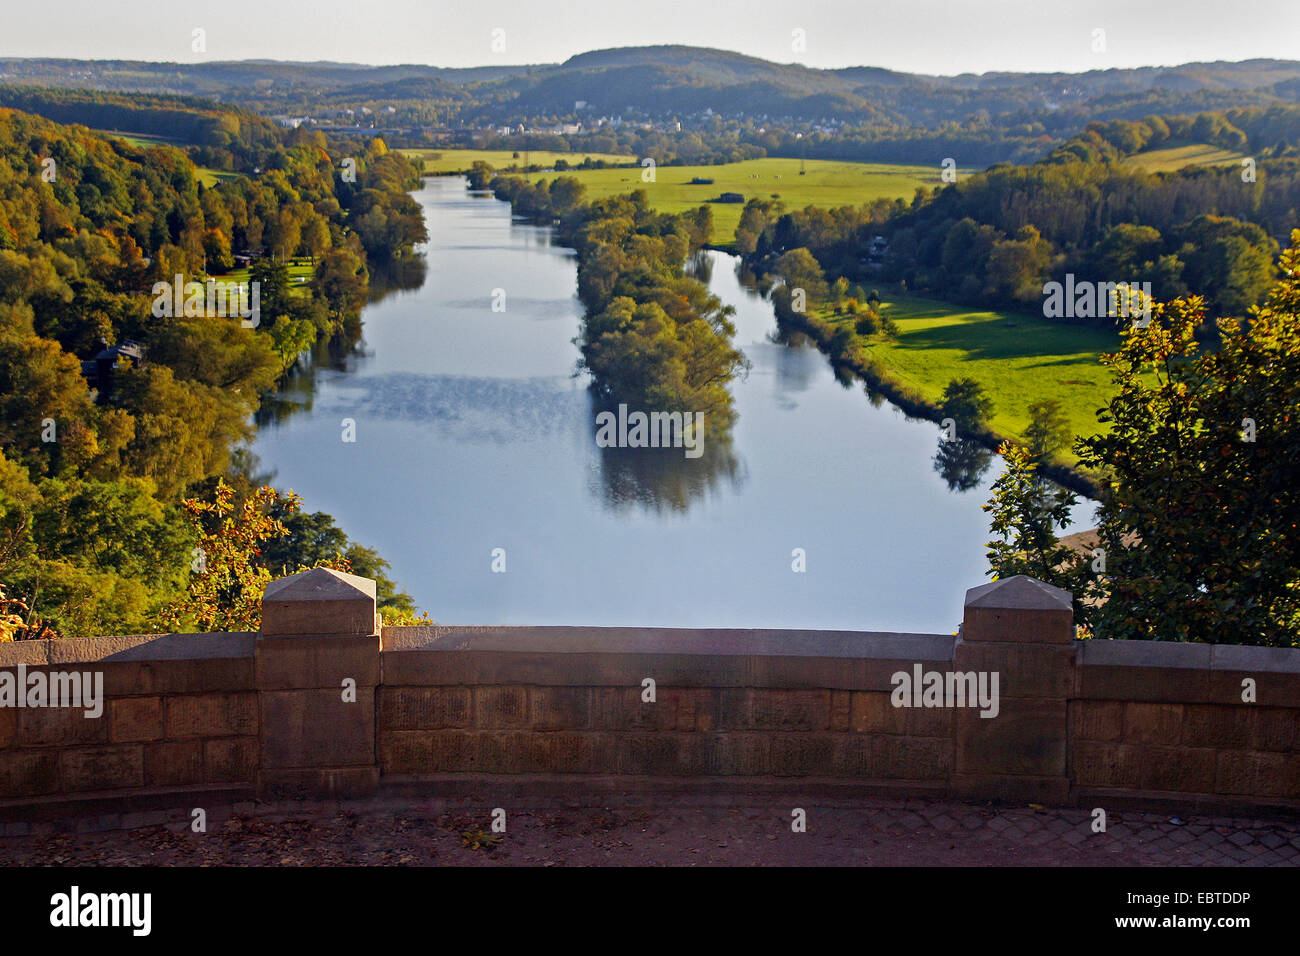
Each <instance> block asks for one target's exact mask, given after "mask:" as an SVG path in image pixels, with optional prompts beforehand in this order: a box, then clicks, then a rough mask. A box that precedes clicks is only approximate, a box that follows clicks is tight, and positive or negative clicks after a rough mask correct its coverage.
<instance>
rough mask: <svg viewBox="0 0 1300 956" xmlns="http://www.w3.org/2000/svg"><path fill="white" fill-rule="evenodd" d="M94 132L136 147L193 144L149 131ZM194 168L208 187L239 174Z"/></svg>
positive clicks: (100, 130)
mask: <svg viewBox="0 0 1300 956" xmlns="http://www.w3.org/2000/svg"><path fill="white" fill-rule="evenodd" d="M95 132H97V133H99V134H101V135H103V136H112V137H114V138H116V139H121V140H125V141H126V142H128V143H130V144H131V145H132V146H134V147H136V148H137V149H148V148H149V147H151V146H176V147H178V148H179V147H183V146H190V145H193V144H191V143H187V142H185V141H184V140H179V139H171V138H169V137H166V136H154V135H152V134H150V133H119V132H117V131H116V130H107V129H99V130H95ZM196 170H197V172H198V180H199V182H201V183H202V184H203V186H204V188H208V189H210V188H211V187H213V186H215V185H216V184H217V183H219V182H221V181H222V180H224V179H235V178H237V177H238V176H239V175H240V174H239V173H231V172H226V171H224V170H220V169H209V168H208V167H206V166H198V167H196Z"/></svg>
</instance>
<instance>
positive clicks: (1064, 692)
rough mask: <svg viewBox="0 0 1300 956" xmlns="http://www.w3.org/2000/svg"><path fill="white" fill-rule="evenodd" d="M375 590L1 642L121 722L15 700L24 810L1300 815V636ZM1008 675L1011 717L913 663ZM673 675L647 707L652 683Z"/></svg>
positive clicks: (305, 586) (1001, 604) (6, 656)
mask: <svg viewBox="0 0 1300 956" xmlns="http://www.w3.org/2000/svg"><path fill="white" fill-rule="evenodd" d="M374 611H375V596H374V582H372V581H368V580H366V579H362V578H356V577H353V576H351V575H345V574H340V573H338V572H334V571H327V570H323V569H317V570H314V571H310V572H305V573H303V574H300V575H295V576H293V577H290V578H287V579H284V580H282V581H278V582H275V583H274V584H273V585H272V586H271V588H268V591H267V599H266V601H265V602H264V624H263V630H262V632H261V633H257V634H252V633H245V634H190V635H144V636H139V635H137V636H128V637H111V638H89V639H84V640H67V641H44V642H30V643H19V644H6V645H0V675H3V674H15V675H16V674H17V672H18V669H19V666H20V665H21V666H22V667H23V668H25V669H27V671H28V672H32V671H45V672H58V671H63V672H66V671H72V670H76V671H83V672H84V671H92V672H98V673H100V674H101V675H102V679H103V691H104V696H105V698H106V700H105V703H104V710H103V713H102V715H101V716H100V717H99V718H97V719H90V718H87V717H85V716H84V715H83V712H82V711H81V710H76V709H67V708H13V707H7V706H0V816H4V817H6V818H13V819H23V818H25V817H24V815H25V814H28V813H30V812H33V810H39V809H40V808H42V807H48V806H51V805H56V804H58V805H67V804H73V805H77V804H79V803H89V802H93V801H99V802H100V803H101V804H102V803H104V802H106V801H107V802H109V803H111V802H113V801H117V802H122V803H134V804H137V805H139V804H140V801H142V800H145V799H146V798H148V799H152V800H153V801H154V803H155V804H160V805H166V806H170V804H169V803H168V802H167V801H169V800H170V801H172V802H178V801H182V800H184V799H187V798H188V795H190V794H192V793H202V794H206V795H208V796H209V797H210V796H211V795H212V794H213V793H216V794H218V795H223V794H224V795H227V796H230V797H232V798H233V799H246V798H247V797H248V796H251V795H254V794H260V795H263V796H285V795H289V796H293V795H302V796H322V795H334V796H364V795H368V794H375V793H379V792H385V791H389V792H393V793H408V794H409V793H414V794H420V793H433V792H435V791H437V792H439V793H442V794H456V793H463V792H465V791H466V790H467V789H469V788H475V789H478V790H481V789H482V788H483V787H504V786H510V787H516V788H528V787H531V786H538V787H550V788H555V789H558V790H559V791H560V792H561V793H575V794H576V793H577V792H579V791H580V790H581V789H582V788H592V787H594V788H597V789H603V790H605V791H606V792H608V791H609V790H611V789H613V790H619V791H624V792H634V791H636V790H638V789H646V790H652V789H665V788H688V787H689V788H705V789H710V790H718V791H725V790H728V789H735V790H745V789H751V790H752V789H753V788H755V787H759V788H764V787H765V788H769V789H776V788H782V787H784V788H792V787H793V788H806V787H814V786H824V787H834V788H848V789H850V790H854V789H856V790H860V791H863V792H869V791H873V790H888V791H904V792H909V793H917V794H941V795H944V796H948V797H959V798H969V799H978V800H988V799H1003V800H1009V801H1019V802H1028V801H1037V802H1042V803H1052V804H1057V805H1081V806H1082V805H1086V806H1114V805H1117V804H1122V803H1139V804H1141V803H1147V804H1153V803H1154V804H1159V803H1170V804H1176V805H1177V806H1179V807H1187V808H1210V807H1230V808H1231V807H1248V808H1251V809H1253V810H1259V809H1278V810H1300V650H1297V649H1283V648H1277V649H1268V648H1241V647H1228V646H1216V645H1186V644H1160V643H1136V642H1133V643H1126V642H1106V641H1096V640H1092V641H1078V640H1075V639H1074V626H1073V620H1072V616H1071V613H1070V598H1069V595H1068V594H1066V593H1065V592H1062V591H1059V590H1057V589H1055V588H1051V587H1049V586H1047V585H1044V584H1042V583H1040V582H1037V581H1034V580H1032V579H1030V578H1023V577H1021V578H1011V579H1007V580H1005V581H999V582H995V583H993V584H989V585H984V586H981V587H977V588H973V589H971V591H970V592H968V595H967V601H966V616H965V620H964V623H963V626H962V629H961V632H960V633H959V634H958V635H932V634H883V633H870V632H844V631H793V630H788V631H770V630H679V629H656V628H587V627H536V628H534V627H450V626H434V627H407V628H391V627H390V628H382V627H381V626H380V624H379V622H378V621H377V619H376V616H375V613H374ZM917 672H920V673H923V674H925V673H938V674H941V675H946V674H949V673H951V672H962V673H969V674H972V675H975V674H982V675H985V676H986V677H989V676H995V677H996V678H997V681H998V683H997V687H998V699H997V714H996V716H993V717H984V716H981V711H980V709H979V708H978V707H975V706H938V707H924V706H922V707H899V706H895V705H894V700H893V699H892V694H893V691H894V689H895V675H897V674H900V673H906V674H909V675H912V674H915V673H917ZM650 681H652V682H653V689H654V695H653V700H650V699H649V698H650V695H649V693H648V692H647V691H648V682H650Z"/></svg>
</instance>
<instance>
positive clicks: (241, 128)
mask: <svg viewBox="0 0 1300 956" xmlns="http://www.w3.org/2000/svg"><path fill="white" fill-rule="evenodd" d="M169 109H170V107H169ZM173 119H174V117H170V116H169V117H168V118H167V119H166V120H164V121H161V122H163V124H164V126H165V127H166V128H167V129H171V128H172V127H171V126H170V125H168V124H170V123H171V122H172V120H173ZM195 123H196V124H197V127H196V129H198V130H200V132H201V129H206V133H202V135H204V136H206V138H207V142H206V143H205V144H204V145H202V146H199V147H198V149H199V150H201V151H202V150H206V152H205V153H204V159H205V161H218V160H222V159H224V160H225V161H226V162H227V163H228V165H229V167H233V168H234V169H235V170H237V171H240V172H243V173H246V175H238V176H233V177H230V178H227V179H225V180H223V181H222V182H220V183H219V184H218V185H217V186H215V187H214V188H204V187H203V185H202V184H201V182H200V180H199V177H198V175H197V167H196V165H195V163H194V161H193V160H192V159H191V157H190V156H188V155H187V154H186V153H185V152H183V151H181V150H179V149H176V148H173V147H171V146H165V145H160V146H152V147H147V148H140V147H137V146H134V145H131V143H129V142H127V141H126V140H123V139H120V138H112V137H106V136H103V135H98V134H95V133H93V132H91V131H90V130H89V129H87V128H85V127H83V126H65V125H62V124H59V123H56V122H53V121H51V120H49V119H45V118H42V117H37V116H33V115H30V114H27V113H23V112H19V111H16V110H12V109H0V347H2V348H3V351H4V354H5V360H4V362H3V363H0V429H2V431H0V587H2V589H3V592H4V600H5V601H7V602H8V604H7V607H8V611H9V614H10V615H12V617H14V618H16V619H17V620H18V621H19V622H20V623H18V624H14V625H13V626H12V627H9V628H8V630H7V632H6V636H18V637H24V636H27V637H30V636H37V635H40V634H45V635H47V636H48V634H49V633H51V632H53V633H56V634H60V635H78V634H93V633H132V632H141V631H150V630H158V629H160V628H161V627H162V626H163V623H164V621H171V623H172V625H173V626H176V627H185V626H191V627H192V626H196V625H198V624H199V623H204V624H206V625H208V626H223V625H224V624H226V623H231V622H230V621H227V620H226V619H224V618H222V617H221V616H220V615H218V616H217V617H216V618H209V619H204V613H205V612H204V611H203V609H202V606H201V605H202V603H203V602H202V601H199V602H198V603H197V604H196V603H194V599H195V595H196V594H198V593H199V592H201V591H202V590H203V589H204V588H207V589H209V591H211V590H212V588H213V587H214V586H215V585H216V583H217V582H222V581H224V582H225V583H224V584H222V585H220V588H221V589H224V590H223V591H222V593H221V594H216V593H215V592H213V595H212V596H214V597H219V598H220V599H221V600H222V601H224V602H225V606H227V607H233V606H236V605H238V603H239V595H238V592H239V591H240V588H241V585H240V583H239V582H240V581H244V582H245V583H248V582H253V583H255V582H256V580H257V579H259V578H260V577H266V576H269V575H270V574H271V573H276V574H279V573H284V572H285V571H286V570H293V569H295V568H297V567H298V566H300V565H303V564H311V563H316V562H317V561H318V560H319V559H322V558H326V557H327V558H330V559H334V560H347V559H349V558H351V560H352V566H353V567H354V568H355V569H357V570H359V571H361V572H362V573H370V574H374V573H376V572H382V568H383V566H384V565H383V562H382V561H381V560H380V559H379V558H378V556H377V555H376V554H374V552H370V551H367V550H366V549H364V548H360V547H359V546H355V545H353V544H352V543H351V542H348V541H347V540H346V539H345V538H344V537H343V536H342V535H341V533H339V532H337V529H333V528H332V523H331V522H329V520H328V516H325V515H321V514H314V515H304V514H302V513H300V512H298V510H297V507H296V502H295V501H294V500H293V499H292V498H291V497H285V496H279V495H275V494H274V493H272V494H271V496H270V497H265V496H263V497H261V498H259V497H258V495H259V494H260V493H259V492H258V491H257V489H256V487H255V483H254V482H253V480H252V479H251V478H250V477H249V476H248V474H247V469H246V468H245V467H243V463H242V456H241V454H240V448H241V445H242V443H243V442H244V440H245V439H246V438H247V437H248V435H249V430H250V427H251V426H250V419H251V416H252V414H253V413H254V412H255V411H256V410H257V409H258V407H259V404H260V403H261V401H262V396H263V395H264V394H265V393H267V392H268V390H271V389H272V388H274V387H275V386H276V384H277V383H278V382H279V381H281V380H282V379H283V377H284V376H285V375H286V374H287V373H288V372H289V371H290V370H291V369H292V368H293V366H294V365H295V364H296V362H297V360H298V357H299V355H300V354H301V353H303V352H304V351H306V350H308V349H310V348H311V347H312V346H313V344H314V343H316V342H318V341H326V340H329V339H330V338H332V337H336V336H340V335H347V334H349V329H351V330H352V333H353V334H354V333H355V328H356V323H357V321H358V318H357V316H358V312H359V309H360V306H361V304H362V303H363V302H364V301H365V299H366V296H367V294H368V281H369V275H370V269H371V268H373V267H374V266H375V265H376V263H377V262H380V261H383V260H387V259H392V258H399V259H400V258H403V257H407V256H409V255H410V254H411V249H412V246H413V244H414V243H415V242H417V241H419V240H421V239H422V238H423V237H424V226H423V222H422V219H421V217H420V213H419V209H418V207H417V206H416V205H415V203H414V202H413V201H412V200H411V198H410V197H409V196H408V195H407V194H406V189H408V188H410V187H411V186H412V185H413V184H414V183H415V182H417V181H418V171H417V170H416V169H415V168H414V167H412V166H411V165H410V163H409V162H408V161H407V160H405V159H404V158H402V157H401V156H400V155H398V154H396V153H390V152H388V150H387V149H386V147H385V145H384V143H383V142H382V141H381V140H377V139H376V140H373V141H371V142H370V143H368V144H366V145H365V146H364V148H363V149H362V150H359V151H357V152H355V153H352V154H345V153H344V152H343V151H342V150H341V149H340V148H339V147H338V146H336V145H332V144H330V143H329V142H327V141H326V140H325V137H324V136H322V135H321V134H320V133H306V132H303V133H301V134H282V133H281V132H280V131H278V130H276V129H275V128H274V127H273V126H270V125H269V124H266V123H265V122H264V121H260V120H257V119H256V118H252V119H250V118H249V117H248V116H244V115H240V114H229V115H226V116H222V117H218V118H217V120H216V122H215V123H208V122H207V121H206V120H205V119H202V118H200V119H197V120H195ZM344 158H350V159H351V160H352V161H353V163H354V168H355V174H356V175H355V177H354V178H355V181H350V180H351V179H352V178H353V177H350V176H344V174H343V170H344V169H350V168H353V167H348V166H344V164H343V162H342V161H343V160H344ZM236 254H242V255H246V256H248V258H249V259H250V260H251V261H252V268H251V272H250V278H251V280H252V281H257V282H259V283H260V284H261V286H260V299H261V301H260V316H259V318H258V320H257V321H256V322H242V321H240V320H239V319H238V318H233V319H232V318H228V317H214V316H211V315H202V316H193V315H191V316H186V315H176V316H158V315H156V314H155V312H156V311H157V310H155V309H154V308H153V307H152V306H153V301H154V296H153V295H152V294H151V290H152V288H153V284H154V283H157V282H164V283H173V282H174V281H175V277H176V276H178V275H179V276H181V277H182V280H183V281H187V282H188V281H191V280H194V281H198V282H204V281H205V280H207V279H208V278H211V277H216V278H220V277H221V276H222V275H223V274H225V273H227V272H229V271H230V270H231V268H232V267H233V266H234V264H235V263H234V261H233V257H234V256H235V255H236ZM292 258H300V259H306V260H308V261H310V263H311V264H312V266H313V270H314V271H313V276H314V277H313V278H312V280H311V282H310V283H309V284H307V285H306V286H299V287H296V288H295V287H292V286H291V283H290V281H289V279H288V273H287V263H288V261H289V260H290V259H292ZM109 346H112V347H118V348H117V351H116V352H114V351H113V350H112V349H108V350H106V347H109ZM123 346H128V347H126V348H122V347H123ZM97 359H100V360H106V364H107V365H108V366H109V371H108V373H107V377H104V376H102V375H101V376H96V375H91V376H90V377H88V375H87V372H86V371H85V365H84V364H83V363H89V365H90V367H91V368H94V367H95V366H96V360H97ZM223 488H225V489H226V491H229V492H230V496H229V498H228V499H223V497H222V496H223V495H225V494H226V491H222V489H223ZM223 501H224V503H223ZM250 501H252V502H255V503H256V507H254V508H252V510H248V509H247V508H246V507H245V506H246V505H247V504H248V503H249V502H250ZM214 509H215V510H214ZM263 519H265V520H267V521H270V522H272V524H271V525H269V526H265V527H262V531H261V532H257V531H256V527H257V525H258V523H259V522H262V521H263ZM262 532H268V533H262ZM259 534H260V535H261V536H260V537H259ZM241 535H242V536H243V537H241ZM236 540H237V541H241V542H242V546H241V547H240V548H235V549H234V550H230V549H229V548H228V547H226V546H228V545H230V544H231V542H232V541H236ZM222 541H224V542H225V544H224V545H223V544H222V543H221V542H222ZM214 542H215V543H214ZM268 542H270V544H268ZM276 542H278V543H279V544H280V545H284V544H286V543H292V546H290V547H284V546H279V547H276V546H272V545H273V544H274V543H276ZM223 549H224V550H223ZM223 554H224V555H226V559H228V560H227V561H226V564H225V565H223V564H222V561H223V560H225V559H223V558H222V555H223ZM380 577H381V580H382V582H383V584H384V587H385V590H386V594H385V595H384V597H385V600H386V603H388V605H389V606H390V607H391V608H393V609H396V610H400V609H403V608H405V609H406V610H407V611H409V610H410V602H409V599H407V598H405V597H404V596H403V595H400V594H398V593H397V592H396V591H395V589H394V588H393V586H392V583H391V582H388V581H387V580H386V579H383V577H382V573H381V574H380ZM257 593H259V594H260V591H258V592H257ZM187 601H189V602H190V603H189V604H186V602H187ZM178 608H179V609H181V611H180V612H178V610H177V609H178ZM234 623H238V622H234ZM11 624H12V620H11Z"/></svg>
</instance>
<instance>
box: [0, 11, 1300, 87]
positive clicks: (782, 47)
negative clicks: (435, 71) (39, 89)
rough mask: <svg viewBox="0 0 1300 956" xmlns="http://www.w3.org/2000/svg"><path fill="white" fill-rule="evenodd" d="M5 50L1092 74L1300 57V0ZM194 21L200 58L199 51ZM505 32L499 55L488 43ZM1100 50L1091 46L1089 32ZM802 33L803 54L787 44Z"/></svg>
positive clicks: (268, 20)
mask: <svg viewBox="0 0 1300 956" xmlns="http://www.w3.org/2000/svg"><path fill="white" fill-rule="evenodd" d="M0 3H2V4H3V10H0V56H5V57H9V56H63V57H76V58H88V59H136V60H170V61H180V62H195V61H198V60H241V59H263V58H273V59H284V60H341V61H349V62H360V63H429V64H434V65H437V66H479V65H484V64H490V63H494V62H495V63H545V62H556V61H560V60H564V59H566V58H567V57H569V56H571V55H573V54H575V53H581V52H584V51H587V50H593V49H600V48H604V47H612V46H639V45H643V44H657V43H683V44H690V45H692V46H710V47H719V48H721V49H726V50H736V51H739V52H741V53H748V54H751V55H753V56H759V57H763V58H765V59H770V60H776V61H778V62H782V63H789V62H799V63H805V64H807V65H809V66H818V67H839V66H861V65H867V66H884V67H889V68H892V69H897V70H907V71H911V72H919V73H941V74H952V73H963V72H968V71H970V72H985V71H988V70H1017V71H1026V70H1029V71H1042V70H1066V71H1071V72H1075V71H1082V70H1091V69H1104V68H1107V67H1127V66H1143V65H1169V64H1174V63H1185V62H1188V61H1195V60H1244V59H1249V58H1252V57H1280V58H1287V59H1300V0H892V2H880V0H802V2H795V0H743V2H742V0H644V2H639V0H551V2H546V3H538V2H535V0H533V2H523V0H492V2H484V0H461V2H457V3H447V2H443V0H425V2H421V0H296V2H292V3H290V2H285V0H221V2H208V0H203V2H186V0H130V2H120V0H107V2H106V0H60V2H58V3H57V4H49V3H39V2H27V0H0ZM195 28H202V29H204V30H205V31H206V46H207V51H206V53H195V52H192V50H191V35H192V31H193V30H194V29H195ZM498 28H499V29H500V30H504V31H505V32H504V39H505V49H504V50H503V51H500V52H495V51H494V50H493V49H492V32H493V30H494V29H498ZM1098 29H1100V30H1104V31H1105V36H1104V39H1105V51H1104V52H1097V51H1094V49H1093V46H1094V31H1095V30H1098ZM795 30H802V31H804V36H805V38H806V48H805V49H804V50H802V51H796V50H794V49H793V47H792V43H793V36H794V34H793V31H795Z"/></svg>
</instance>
